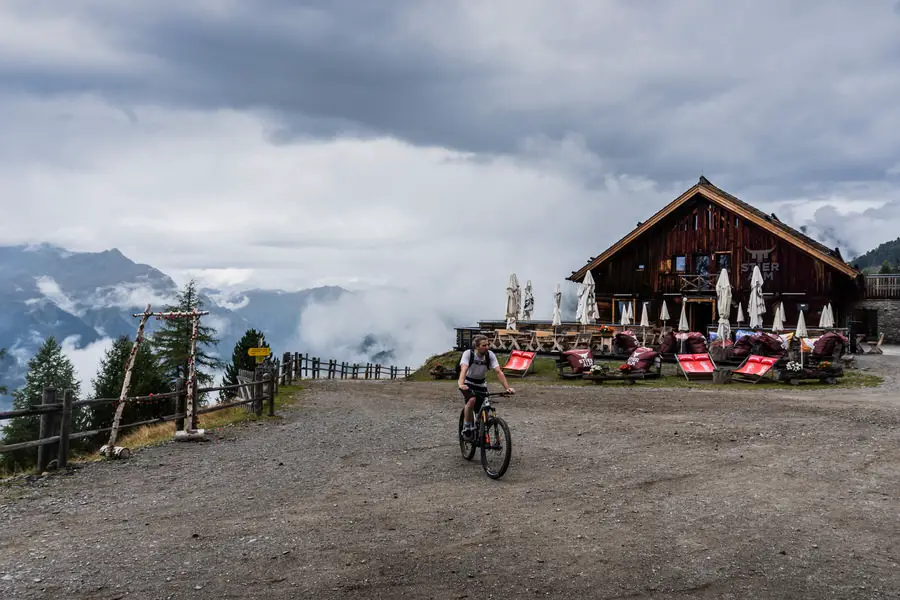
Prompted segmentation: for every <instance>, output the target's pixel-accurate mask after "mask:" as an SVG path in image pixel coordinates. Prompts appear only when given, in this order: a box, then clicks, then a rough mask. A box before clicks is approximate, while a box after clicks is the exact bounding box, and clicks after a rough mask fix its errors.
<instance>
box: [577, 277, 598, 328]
mask: <svg viewBox="0 0 900 600" xmlns="http://www.w3.org/2000/svg"><path fill="white" fill-rule="evenodd" d="M578 315H579V319H578V320H579V322H580V323H581V324H582V325H588V324H589V323H593V322H594V320H596V318H597V300H596V298H594V276H593V275H591V272H590V271H588V272H587V273H586V274H585V276H584V281H583V282H582V285H581V288H580V289H579V290H578Z"/></svg>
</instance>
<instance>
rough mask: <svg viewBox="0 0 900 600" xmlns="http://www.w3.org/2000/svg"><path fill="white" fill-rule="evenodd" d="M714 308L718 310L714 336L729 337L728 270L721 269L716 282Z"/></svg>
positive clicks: (729, 290) (723, 341)
mask: <svg viewBox="0 0 900 600" xmlns="http://www.w3.org/2000/svg"><path fill="white" fill-rule="evenodd" d="M716 309H717V310H718V311H719V328H718V329H717V330H716V337H717V338H718V339H720V340H722V344H723V345H724V344H725V340H727V339H729V338H730V337H731V323H730V322H729V321H728V318H729V315H730V314H731V282H730V281H729V280H728V271H727V270H726V269H722V272H721V273H719V280H718V281H717V282H716Z"/></svg>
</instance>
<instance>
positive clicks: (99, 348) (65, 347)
mask: <svg viewBox="0 0 900 600" xmlns="http://www.w3.org/2000/svg"><path fill="white" fill-rule="evenodd" d="M80 340H81V336H77V335H70V336H69V337H67V338H66V339H64V340H63V341H62V342H61V343H60V346H61V347H62V351H63V354H65V355H66V356H67V357H68V358H69V360H71V361H72V366H73V367H75V377H76V378H77V379H78V381H79V382H80V384H81V395H80V398H82V399H83V398H90V397H92V396H93V385H92V384H91V379H93V378H94V377H96V375H97V370H98V369H99V368H100V361H101V360H102V359H103V355H104V354H105V353H106V352H107V350H109V349H110V348H111V347H112V345H113V342H114V340H113V339H112V338H102V339H99V340H97V341H96V342H92V343H90V344H88V345H86V346H84V347H83V348H79V347H78V343H79V341H80Z"/></svg>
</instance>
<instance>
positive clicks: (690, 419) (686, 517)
mask: <svg viewBox="0 0 900 600" xmlns="http://www.w3.org/2000/svg"><path fill="white" fill-rule="evenodd" d="M863 359H865V360H863ZM860 362H861V366H862V367H863V368H867V369H872V370H873V371H880V372H885V373H891V375H890V377H889V380H888V381H887V382H886V385H885V386H884V387H883V388H881V389H870V390H855V391H853V392H852V393H848V392H847V390H846V389H844V390H842V389H841V388H840V387H835V389H834V390H833V391H832V390H828V391H824V392H823V391H810V390H805V391H804V390H803V389H802V388H791V387H788V386H781V385H775V386H764V387H761V389H759V390H753V391H752V392H749V393H746V392H742V393H740V394H737V393H735V392H734V391H729V390H728V388H727V387H726V386H722V387H716V388H712V387H710V388H709V389H702V390H696V391H694V390H680V389H669V390H665V389H656V390H654V389H648V388H646V387H643V386H641V385H637V386H627V387H626V386H620V385H608V386H603V387H600V386H584V387H572V386H553V385H537V384H533V383H522V384H521V385H520V386H519V387H520V390H519V391H520V393H519V394H518V395H517V396H516V397H514V398H510V399H501V400H500V401H499V402H498V410H499V413H500V414H501V415H502V416H504V417H505V418H506V419H507V421H508V423H509V425H510V427H511V429H512V436H513V459H512V463H511V465H510V468H509V471H508V472H507V474H506V476H505V477H504V478H503V479H502V480H500V481H493V480H490V479H488V478H487V477H486V476H485V475H484V473H483V472H482V470H481V467H480V464H478V462H477V457H476V461H473V462H471V463H470V462H466V461H464V460H463V459H462V458H461V456H460V453H459V446H458V444H457V443H456V438H455V428H456V423H457V417H458V411H459V409H460V406H461V404H460V402H459V400H458V396H457V395H456V392H455V390H454V386H453V383H452V382H424V383H408V382H402V383H401V382H377V383H376V382H349V381H344V382H316V383H313V384H311V385H310V386H309V388H308V389H307V390H305V391H304V392H301V394H300V395H299V396H298V400H297V403H296V405H295V406H294V407H293V408H290V409H286V410H284V411H282V415H281V416H282V419H280V420H279V421H277V422H274V423H265V424H248V425H244V426H240V427H234V428H227V429H223V430H221V431H215V432H212V434H211V436H210V441H209V442H205V443H196V442H184V443H182V442H179V443H175V442H172V443H169V444H167V445H164V446H160V447H156V448H150V449H145V450H141V451H138V452H136V453H135V455H134V456H133V457H132V458H131V459H129V460H127V461H114V462H106V463H95V464H90V465H87V466H85V467H83V468H79V469H77V470H76V471H74V473H71V474H58V475H53V476H49V477H44V478H41V479H39V480H36V481H27V482H18V483H15V484H13V485H8V486H0V522H2V531H0V598H4V599H6V598H54V597H59V598H63V597H66V598H97V599H100V598H103V599H107V600H111V599H114V598H126V597H128V598H141V599H155V598H217V599H218V598H307V597H314V598H396V597H406V598H476V597H477V598H479V599H481V598H526V597H554V598H585V597H591V598H687V597H691V598H776V597H777V598H896V597H898V596H900V516H898V515H900V501H898V498H900V474H898V471H897V468H896V465H897V463H898V460H900V444H898V442H900V433H898V423H900V393H898V392H900V390H898V378H897V376H896V373H897V371H898V366H900V356H896V355H885V356H878V357H862V358H861V359H860Z"/></svg>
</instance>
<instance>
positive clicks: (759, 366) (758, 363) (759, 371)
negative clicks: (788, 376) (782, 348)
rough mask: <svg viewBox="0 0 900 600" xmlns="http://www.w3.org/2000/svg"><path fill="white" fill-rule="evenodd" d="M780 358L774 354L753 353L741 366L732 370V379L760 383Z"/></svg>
mask: <svg viewBox="0 0 900 600" xmlns="http://www.w3.org/2000/svg"><path fill="white" fill-rule="evenodd" d="M778 360H779V359H778V358H776V357H774V356H760V355H759V354H751V355H750V356H748V357H747V359H746V360H744V362H743V363H741V366H740V367H738V368H737V369H735V370H734V371H732V372H731V379H732V380H733V381H734V380H736V381H749V382H751V383H759V382H760V381H762V380H763V379H764V378H765V376H766V374H768V372H769V371H770V370H772V367H774V366H775V363H776V362H778Z"/></svg>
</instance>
